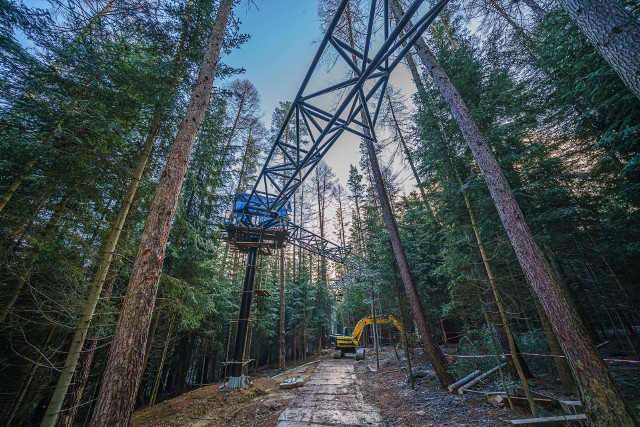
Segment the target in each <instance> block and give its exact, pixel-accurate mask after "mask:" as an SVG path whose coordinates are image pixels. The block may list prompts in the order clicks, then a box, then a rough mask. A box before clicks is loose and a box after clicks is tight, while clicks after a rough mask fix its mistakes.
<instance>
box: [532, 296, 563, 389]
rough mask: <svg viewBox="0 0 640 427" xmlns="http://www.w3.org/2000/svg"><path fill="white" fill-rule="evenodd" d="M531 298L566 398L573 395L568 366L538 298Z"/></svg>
mask: <svg viewBox="0 0 640 427" xmlns="http://www.w3.org/2000/svg"><path fill="white" fill-rule="evenodd" d="M531 297H532V298H533V303H534V304H535V305H536V309H537V310H538V315H539V316H540V323H542V329H543V330H544V333H545V335H546V336H547V342H548V343H549V348H550V349H551V353H552V354H553V363H554V364H555V366H556V370H557V371H558V377H559V378H560V384H562V392H563V393H564V394H565V395H566V396H568V395H570V394H571V393H573V385H572V383H571V374H570V372H569V366H567V360H566V358H564V357H562V356H564V353H563V352H562V348H560V344H559V343H558V337H556V334H555V333H554V332H553V328H552V327H551V324H550V323H549V319H548V318H547V315H546V314H545V312H544V309H543V308H542V305H541V304H540V300H539V299H538V296H537V295H536V294H535V293H534V292H532V295H531Z"/></svg>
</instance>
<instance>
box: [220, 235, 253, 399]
mask: <svg viewBox="0 0 640 427" xmlns="http://www.w3.org/2000/svg"><path fill="white" fill-rule="evenodd" d="M257 262H258V247H257V246H256V247H251V248H249V253H248V255H247V267H246V270H245V274H244V287H243V290H242V299H241V300H240V313H238V330H237V331H236V343H235V348H234V350H233V365H232V367H231V376H230V377H229V381H228V382H227V387H228V388H242V387H243V386H244V378H243V375H242V368H243V365H242V363H243V361H244V353H245V345H246V342H247V334H248V330H249V314H250V312H251V300H252V299H253V284H254V279H255V276H256V264H257Z"/></svg>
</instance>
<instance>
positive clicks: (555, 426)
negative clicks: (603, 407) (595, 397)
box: [510, 414, 587, 427]
mask: <svg viewBox="0 0 640 427" xmlns="http://www.w3.org/2000/svg"><path fill="white" fill-rule="evenodd" d="M510 421H511V425H514V426H524V427H566V426H584V425H586V423H585V421H587V416H586V415H585V414H580V415H562V416H558V417H545V418H527V419H524V420H510Z"/></svg>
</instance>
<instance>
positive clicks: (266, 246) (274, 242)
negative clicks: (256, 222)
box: [225, 224, 288, 254]
mask: <svg viewBox="0 0 640 427" xmlns="http://www.w3.org/2000/svg"><path fill="white" fill-rule="evenodd" d="M225 233H226V235H225V240H227V241H228V242H229V243H231V244H233V245H234V246H235V247H236V248H237V249H238V250H240V251H241V252H246V251H248V250H249V248H258V249H259V250H260V251H261V252H262V253H267V254H268V253H270V250H272V249H280V248H283V247H284V246H285V245H286V243H287V237H288V234H287V230H285V229H284V228H260V227H245V226H242V225H236V224H225Z"/></svg>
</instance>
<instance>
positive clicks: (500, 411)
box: [131, 347, 566, 427]
mask: <svg viewBox="0 0 640 427" xmlns="http://www.w3.org/2000/svg"><path fill="white" fill-rule="evenodd" d="M330 356H331V352H330V351H327V350H325V351H324V352H323V353H322V354H321V355H320V356H319V358H318V360H317V362H318V363H308V364H306V365H303V366H301V367H298V368H293V369H291V370H290V371H288V372H286V373H284V374H283V375H281V376H278V377H277V378H271V377H266V376H265V377H254V378H252V385H251V386H250V387H247V388H245V389H242V390H235V391H231V392H229V391H226V392H225V391H221V390H220V389H219V385H212V386H207V387H202V388H199V389H197V390H194V391H192V392H190V393H186V394H184V395H182V396H179V397H177V398H174V399H170V400H167V401H164V402H162V403H160V404H158V405H155V406H154V407H152V408H143V409H140V410H138V411H136V412H135V413H134V415H133V418H132V421H131V426H133V427H143V426H154V427H155V426H158V427H168V426H172V427H178V426H180V427H182V426H185V427H187V426H188V427H205V426H206V427H212V426H256V427H258V426H260V427H275V426H278V427H288V426H296V427H297V426H322V425H327V426H328V425H331V426H346V425H350V426H351V425H353V426H356V425H357V426H360V425H369V426H390V427H391V426H407V427H409V426H438V427H440V426H469V427H472V426H473V427H481V426H482V427H484V426H487V427H489V426H507V425H510V424H509V420H511V419H518V418H530V417H531V415H530V413H529V412H528V410H527V409H526V408H516V410H515V411H511V410H510V409H509V408H508V406H499V405H495V404H492V403H489V402H488V401H487V399H486V398H485V396H484V395H483V394H476V393H465V394H464V395H458V394H452V393H449V392H448V391H446V390H443V389H442V388H441V387H440V385H439V383H438V380H437V378H436V376H435V373H434V372H433V370H432V369H431V368H430V365H429V364H428V363H426V359H425V357H424V356H423V355H422V352H421V351H416V352H415V357H414V358H412V361H413V372H414V376H415V378H416V381H415V389H411V387H410V386H409V384H408V380H407V368H406V360H404V359H403V360H399V359H398V358H397V357H396V353H395V352H394V351H393V348H392V347H385V348H384V349H383V350H382V351H381V352H380V355H379V357H380V368H379V369H377V366H376V356H375V353H374V352H373V351H372V350H371V349H367V358H366V360H364V361H358V362H356V361H355V359H354V357H353V355H349V356H348V357H347V358H345V359H342V360H334V359H332V358H330ZM292 378H301V379H303V380H304V381H305V385H304V386H303V387H300V388H294V389H289V390H281V389H279V387H278V385H279V383H280V382H282V381H284V380H286V379H292ZM492 381H494V382H491V381H489V382H488V383H487V384H485V386H484V388H486V390H485V391H498V389H499V387H498V384H497V382H496V381H497V380H496V379H495V378H494V379H493V380H492ZM535 389H536V391H538V392H542V393H544V394H546V395H550V396H554V397H556V398H559V399H566V398H563V397H562V396H561V394H560V390H559V387H558V386H557V385H554V384H550V383H547V382H545V381H542V380H536V383H535ZM554 415H561V411H560V410H547V409H544V408H540V416H554ZM348 420H352V421H353V422H349V421H348Z"/></svg>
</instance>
